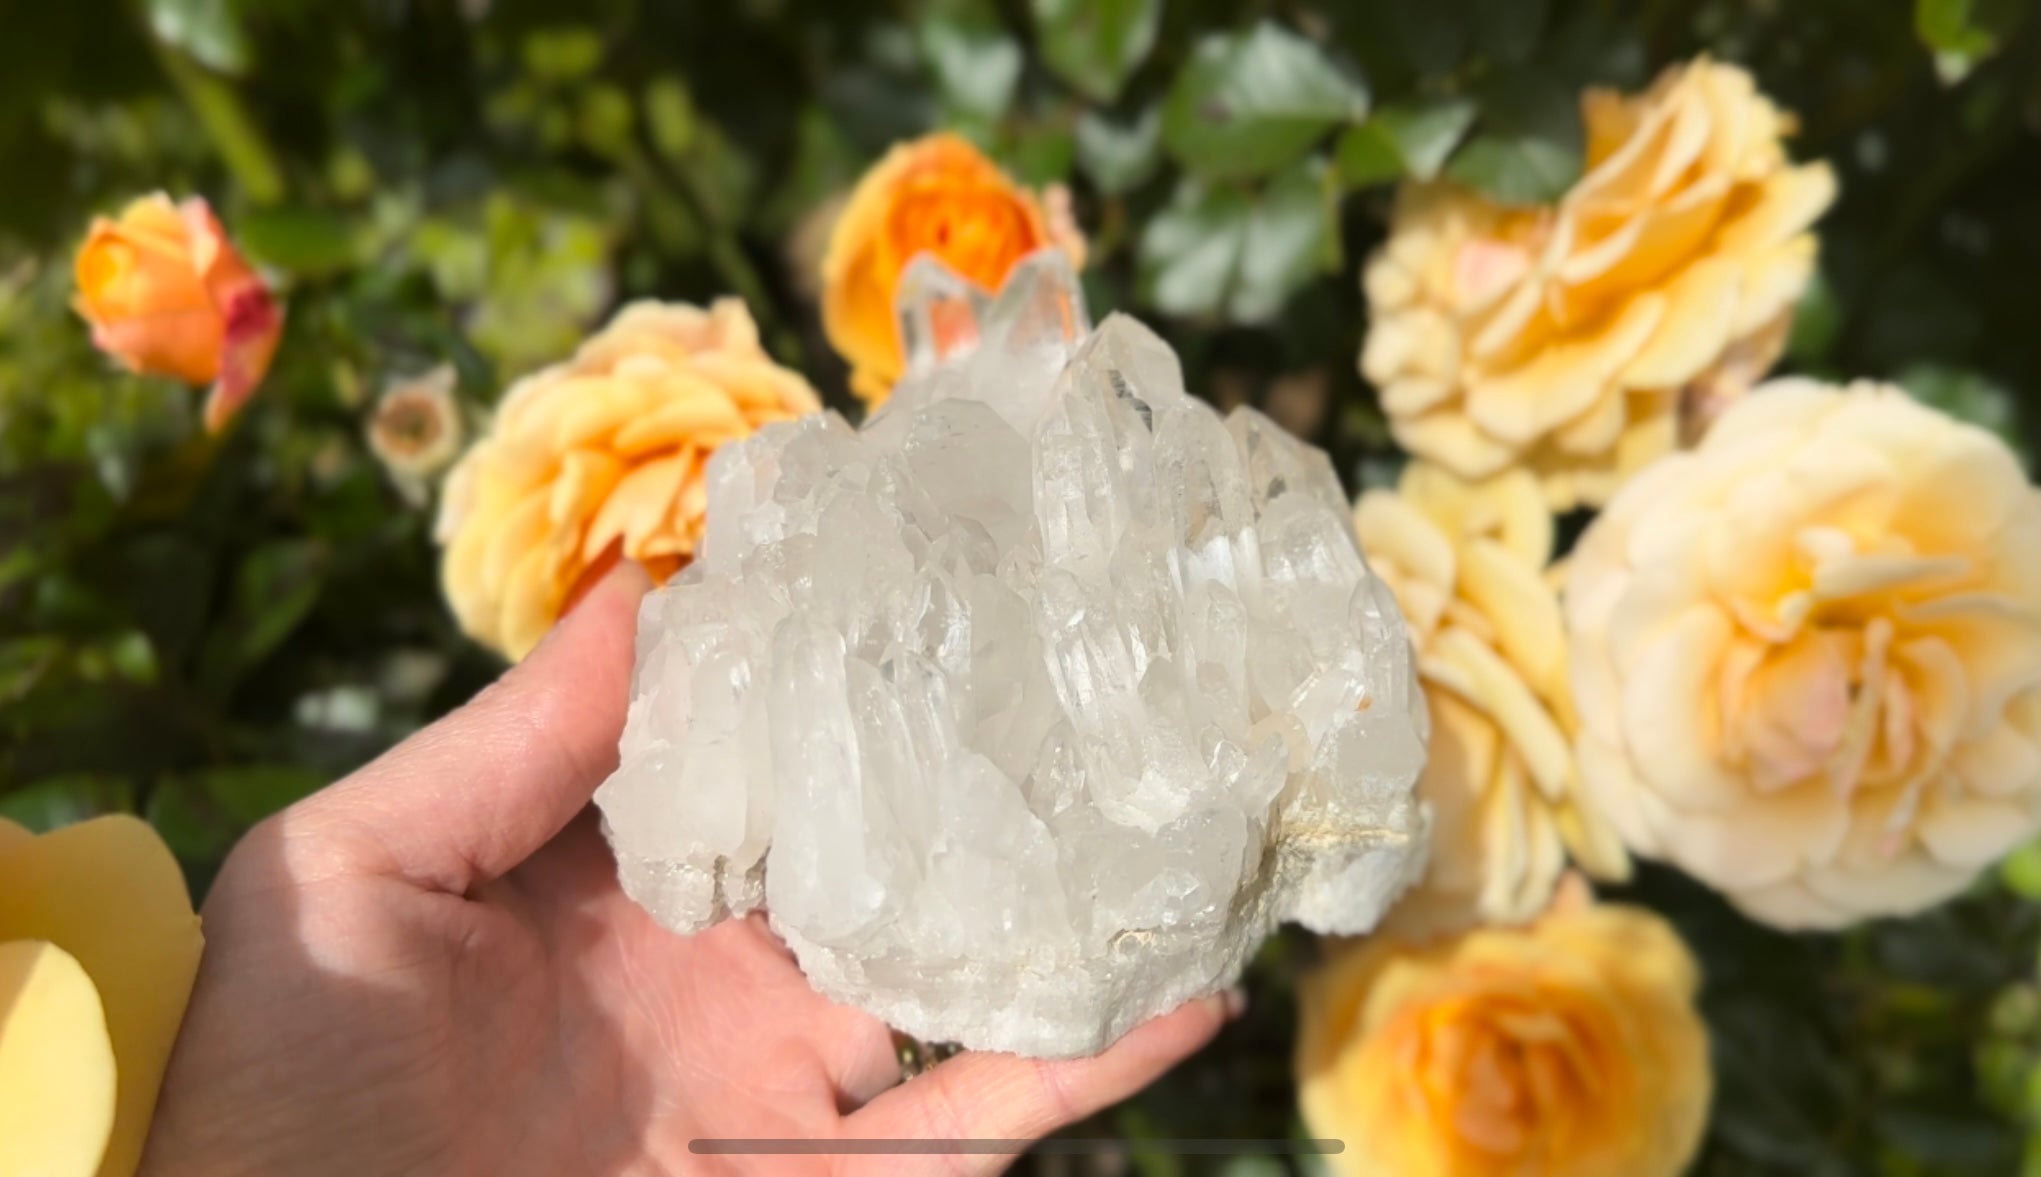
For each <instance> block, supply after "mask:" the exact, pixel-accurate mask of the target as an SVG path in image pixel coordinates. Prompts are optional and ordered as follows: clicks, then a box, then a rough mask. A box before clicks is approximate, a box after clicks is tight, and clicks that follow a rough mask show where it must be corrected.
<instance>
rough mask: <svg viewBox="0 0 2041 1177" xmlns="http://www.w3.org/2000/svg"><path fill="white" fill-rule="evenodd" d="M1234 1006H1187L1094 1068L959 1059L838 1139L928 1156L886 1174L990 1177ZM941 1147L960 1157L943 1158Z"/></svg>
mask: <svg viewBox="0 0 2041 1177" xmlns="http://www.w3.org/2000/svg"><path fill="white" fill-rule="evenodd" d="M1240 1003H1241V998H1240V996H1239V994H1238V993H1237V992H1231V993H1222V994H1214V995H1212V996H1210V997H1203V998H1199V999H1198V1000H1196V1001H1192V1002H1188V1003H1186V1004H1184V1005H1181V1006H1178V1007H1177V1008H1176V1009H1175V1010H1174V1011H1172V1012H1170V1013H1167V1014H1164V1015H1163V1016H1161V1017H1159V1018H1155V1019H1153V1020H1151V1021H1148V1022H1144V1023H1142V1024H1141V1025H1140V1026H1138V1027H1136V1028H1135V1029H1134V1030H1133V1031H1132V1032H1130V1033H1129V1034H1128V1035H1127V1036H1126V1037H1124V1038H1122V1039H1120V1040H1119V1041H1118V1042H1115V1043H1113V1045H1112V1046H1110V1047H1108V1048H1107V1049H1106V1051H1105V1053H1103V1054H1101V1055H1099V1056H1097V1057H1096V1058H1085V1059H1030V1058H1021V1057H1019V1056H1017V1055H1011V1054H993V1053H984V1054H979V1053H972V1054H961V1055H958V1056H957V1057H955V1058H953V1059H950V1060H948V1061H947V1062H943V1063H941V1064H938V1065H937V1066H936V1068H935V1069H934V1070H932V1071H929V1072H928V1073H926V1074H924V1075H919V1076H916V1077H915V1078H913V1079H909V1080H908V1081H907V1082H905V1083H903V1084H901V1085H900V1086H898V1087H895V1088H893V1089H892V1090H891V1091H888V1092H886V1093H885V1094H883V1095H881V1096H879V1097H878V1098H877V1099H875V1100H873V1101H872V1102H871V1103H869V1104H866V1105H865V1106H864V1107H863V1108H862V1109H860V1110H859V1111H858V1112H856V1113H855V1114H853V1115H852V1116H850V1117H849V1119H847V1120H846V1121H845V1123H844V1135H845V1136H846V1137H850V1138H854V1139H867V1140H875V1139H882V1140H899V1141H902V1142H911V1143H912V1145H914V1146H916V1147H923V1146H925V1147H926V1148H927V1150H928V1151H926V1152H923V1153H921V1154H920V1155H919V1156H916V1157H912V1158H908V1157H900V1156H890V1157H884V1158H879V1157H873V1158H871V1159H872V1160H874V1161H883V1164H882V1165H881V1166H880V1167H881V1168H882V1169H883V1171H885V1172H888V1173H902V1172H904V1173H912V1172H917V1171H927V1172H931V1173H960V1172H962V1173H995V1172H998V1171H1000V1170H1001V1169H1004V1168H1005V1167H1006V1166H1008V1165H1010V1164H1012V1163H1013V1154H1014V1153H1018V1152H1023V1151H1025V1150H1026V1147H1027V1145H1028V1144H1030V1143H1032V1142H1033V1141H1036V1140H1039V1139H1041V1138H1042V1137H1044V1136H1047V1135H1048V1134H1050V1133H1051V1132H1054V1131H1056V1130H1057V1129H1059V1128H1063V1127H1066V1126H1068V1125H1070V1124H1074V1123H1076V1122H1077V1121H1079V1120H1081V1119H1083V1118H1084V1117H1086V1116H1089V1115H1091V1114H1092V1113H1093V1112H1096V1111H1099V1110H1100V1109H1102V1108H1106V1107H1110V1106H1112V1105H1113V1104H1115V1103H1118V1102H1120V1101H1121V1100H1123V1099H1126V1098H1127V1097H1128V1096H1130V1095H1133V1094H1134V1093H1135V1092H1137V1091H1139V1090H1141V1089H1142V1088H1143V1087H1146V1086H1148V1084H1150V1083H1152V1082H1154V1081H1155V1080H1156V1079H1158V1078H1160V1077H1161V1076H1162V1074H1163V1072H1165V1071H1167V1070H1169V1069H1170V1068H1171V1067H1174V1066H1175V1065H1176V1064H1178V1063H1180V1062H1182V1061H1183V1060H1184V1059H1186V1058H1189V1057H1190V1056H1191V1055H1192V1054H1194V1053H1196V1052H1197V1051H1198V1049H1199V1048H1201V1047H1203V1046H1204V1045H1205V1044H1206V1043H1207V1042H1210V1041H1211V1040H1212V1038H1213V1036H1214V1035H1216V1034H1217V1033H1218V1032H1219V1030H1220V1028H1221V1027H1223V1026H1224V1025H1225V1024H1226V1022H1227V1021H1228V1020H1229V1019H1230V1018H1232V1017H1235V1016H1237V1015H1238V1013H1239V1010H1240ZM944 1144H955V1145H959V1146H965V1147H959V1148H957V1149H956V1151H954V1152H944V1151H942V1148H941V1146H942V1145H944ZM970 1146H975V1148H973V1147H970ZM980 1150H982V1151H980ZM902 1151H903V1152H904V1151H907V1149H906V1148H903V1149H902ZM903 1162H905V1163H903Z"/></svg>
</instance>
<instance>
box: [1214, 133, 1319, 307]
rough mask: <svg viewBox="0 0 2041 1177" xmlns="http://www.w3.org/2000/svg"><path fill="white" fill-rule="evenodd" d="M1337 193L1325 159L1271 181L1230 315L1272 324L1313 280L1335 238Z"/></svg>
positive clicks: (1248, 239)
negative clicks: (1330, 186) (1329, 182)
mask: <svg viewBox="0 0 2041 1177" xmlns="http://www.w3.org/2000/svg"><path fill="white" fill-rule="evenodd" d="M1333 195H1334V194H1333V192H1332V191H1331V190H1330V189H1328V188H1327V186H1326V167H1325V164H1324V162H1323V161H1321V160H1310V161H1306V162H1305V163H1303V164H1300V165H1298V166H1296V167H1293V168H1290V169H1289V170H1287V171H1285V172H1284V173H1283V174H1282V175H1280V176H1277V177H1276V178H1275V179H1274V180H1273V181H1271V182H1270V184H1269V186H1268V188H1267V189H1266V190H1265V191H1263V192H1262V194H1261V196H1260V198H1259V199H1257V200H1256V201H1255V203H1254V207H1253V211H1252V212H1251V213H1250V215H1249V217H1248V220H1247V228H1246V231H1245V234H1244V236H1243V238H1242V243H1241V252H1240V269H1239V275H1238V277H1237V279H1236V285H1235V287H1234V290H1233V294H1232V297H1231V298H1229V299H1228V300H1227V304H1226V312H1227V317H1228V318H1230V319H1232V320H1233V321H1234V322H1236V323H1250V324H1257V323H1266V322H1269V321H1270V320H1272V319H1274V318H1275V317H1276V315H1277V314H1279V313H1280V312H1281V311H1282V309H1283V306H1284V304H1286V303H1288V302H1289V301H1290V296H1291V295H1293V294H1295V293H1296V292H1297V291H1298V290H1299V289H1300V288H1302V287H1303V285H1304V284H1305V283H1306V282H1309V281H1310V280H1311V276H1312V275H1313V274H1314V273H1316V272H1317V271H1318V270H1319V269H1320V268H1321V263H1323V262H1325V261H1326V260H1327V258H1326V251H1327V247H1328V245H1329V244H1330V242H1331V241H1332V239H1333V228H1334V226H1333V213H1334V208H1335V202H1334V200H1333V199H1332V197H1333Z"/></svg>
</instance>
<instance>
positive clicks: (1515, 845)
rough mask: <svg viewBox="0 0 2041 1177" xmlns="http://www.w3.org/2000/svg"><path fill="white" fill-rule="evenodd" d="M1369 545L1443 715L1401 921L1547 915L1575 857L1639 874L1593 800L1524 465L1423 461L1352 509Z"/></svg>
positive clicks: (1542, 513)
mask: <svg viewBox="0 0 2041 1177" xmlns="http://www.w3.org/2000/svg"><path fill="white" fill-rule="evenodd" d="M1354 525H1355V528H1356V530H1357V531H1358V532H1359V534H1360V539H1361V546H1362V547H1363V548H1364V549H1365V550H1366V551H1367V553H1368V559H1369V561H1370V562H1371V564H1372V566H1373V567H1374V569H1375V572H1376V574H1377V575H1379V576H1380V577H1381V578H1382V579H1383V581H1384V582H1386V583H1387V584H1388V585H1389V587H1390V589H1391V590H1392V591H1393V592H1394V593H1395V594H1396V602H1397V604H1398V605H1399V606H1401V607H1402V610H1403V616H1404V619H1405V621H1406V622H1407V623H1408V624H1409V626H1410V632H1411V641H1412V644H1413V645H1414V646H1415V648H1416V650H1417V663H1418V673H1419V677H1420V679H1421V681H1422V683H1423V685H1424V691H1425V701H1426V703H1427V704H1428V705H1429V708H1430V711H1431V717H1432V738H1431V746H1430V756H1429V758H1428V759H1427V761H1426V763H1425V771H1424V775H1423V776H1422V777H1421V778H1419V782H1418V791H1419V793H1420V795H1422V796H1423V797H1424V799H1425V800H1426V801H1428V802H1430V804H1431V807H1432V844H1431V862H1430V866H1429V868H1428V870H1427V873H1426V875H1425V879H1424V882H1423V883H1421V884H1420V885H1419V886H1417V887H1416V888H1414V889H1413V890H1412V891H1411V892H1409V893H1408V894H1407V895H1406V896H1405V897H1404V899H1403V900H1402V901H1401V902H1400V903H1399V904H1398V905H1397V908H1396V911H1395V914H1394V916H1393V917H1392V918H1393V919H1395V920H1396V921H1397V925H1398V926H1399V927H1400V928H1403V929H1406V930H1411V931H1415V930H1417V929H1419V928H1423V929H1426V930H1455V929H1459V928H1464V927H1466V926H1468V925H1470V924H1474V923H1480V922H1504V923H1518V922H1522V921H1524V920H1527V919H1530V918H1531V917H1532V916H1534V915H1536V914H1538V913H1539V912H1540V911H1543V910H1544V909H1545V907H1546V905H1547V904H1548V903H1549V902H1550V900H1551V898H1552V891H1553V888H1554V886H1556V885H1557V883H1558V881H1559V876H1560V872H1561V871H1562V870H1563V869H1564V867H1565V865H1566V859H1567V855H1568V853H1569V851H1570V852H1571V854H1572V856H1573V858H1574V859H1576V860H1577V861H1579V862H1580V863H1581V865H1582V866H1583V867H1585V868H1587V869H1588V870H1589V871H1590V872H1591V873H1593V874H1595V875H1596V876H1598V877H1601V878H1608V879H1620V878H1623V877H1626V876H1627V875H1628V873H1629V866H1630V863H1629V858H1628V856H1627V855H1626V854H1624V852H1623V847H1622V844H1621V843H1620V842H1619V841H1618V840H1617V838H1616V834H1615V832H1614V830H1613V829H1611V828H1610V827H1609V825H1608V823H1607V821H1606V820H1605V819H1603V818H1602V817H1601V815H1600V814H1598V813H1596V812H1595V811H1594V810H1593V809H1592V808H1591V807H1588V806H1586V805H1584V804H1583V798H1582V793H1581V787H1580V773H1579V771H1578V769H1577V768H1576V767H1575V765H1574V760H1573V731H1572V707H1571V700H1570V696H1571V691H1570V689H1569V687H1568V686H1567V682H1566V634H1565V632H1564V630H1563V628H1562V627H1561V624H1560V618H1559V598H1558V594H1557V593H1556V592H1554V590H1553V588H1552V586H1551V585H1550V584H1549V583H1548V582H1547V581H1546V579H1545V575H1544V573H1545V569H1546V565H1547V564H1548V563H1549V562H1550V560H1551V558H1552V517H1551V515H1550V514H1549V513H1548V512H1547V511H1546V509H1545V501H1544V498H1543V496H1542V495H1541V494H1540V493H1539V490H1538V480H1537V479H1536V478H1534V477H1532V476H1531V474H1530V473H1529V472H1528V471H1526V470H1522V469H1514V470H1507V471H1504V472H1503V473H1501V474H1498V475H1495V476H1494V477H1492V478H1489V479H1487V480H1485V481H1483V482H1479V483H1468V482H1463V481H1462V480H1460V479H1459V478H1457V477H1455V476H1454V475H1453V474H1451V473H1449V472H1448V471H1446V470H1445V469H1443V468H1441V467H1438V466H1432V465H1429V464H1427V463H1423V462H1414V463H1412V464H1411V465H1410V466H1408V467H1406V468H1405V470H1404V474H1403V478H1402V480H1401V482H1400V484H1399V486H1398V488H1397V490H1396V491H1394V492H1391V491H1386V490H1373V491H1369V492H1367V493H1366V494H1364V495H1362V496H1361V500H1360V503H1359V505H1358V506H1357V507H1356V508H1355V511H1354Z"/></svg>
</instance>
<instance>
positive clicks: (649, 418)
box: [438, 298, 821, 658]
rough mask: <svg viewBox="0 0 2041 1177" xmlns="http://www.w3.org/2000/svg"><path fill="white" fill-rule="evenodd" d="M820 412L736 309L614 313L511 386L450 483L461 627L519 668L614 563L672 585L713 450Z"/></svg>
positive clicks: (449, 580) (452, 565)
mask: <svg viewBox="0 0 2041 1177" xmlns="http://www.w3.org/2000/svg"><path fill="white" fill-rule="evenodd" d="M820 407H821V404H820V402H819V401H818V400H817V399H816V397H815V391H814V390H813V389H812V388H810V387H808V382H807V381H805V380H803V379H801V377H800V376H799V375H797V374H796V373H794V372H791V371H788V370H787V369H785V368H782V367H780V366H779V365H778V364H775V363H774V362H773V361H772V357H770V356H768V355H766V353H765V349H764V348H762V347H761V346H759V342H758V328H757V326H755V325H754V324H753V323H752V321H751V314H750V312H748V311H746V310H745V309H744V304H743V303H742V302H739V301H738V300H736V299H730V298H726V299H720V300H718V301H717V302H716V303H715V304H714V305H713V306H711V307H710V308H709V309H708V310H702V309H700V308H698V307H692V306H686V305H682V304H678V303H656V302H640V303H634V304H632V305H630V306H627V307H625V308H624V309H623V310H622V311H621V312H619V313H618V314H617V316H616V318H614V319H612V320H611V321H610V323H609V325H608V326H607V327H605V328H603V329H602V331H601V332H599V333H598V334H596V335H595V336H594V337H593V338H591V339H589V340H588V341H587V342H586V343H583V344H582V345H581V347H580V349H579V350H578V351H576V352H575V353H574V358H573V359H572V360H570V361H568V362H567V363H564V364H556V365H554V366H552V367H550V368H546V369H543V370H541V371H539V372H535V373H533V374H532V375H530V376H527V377H525V378H524V379H522V380H520V381H518V382H517V383H516V384H515V385H513V386H512V387H511V389H510V391H509V392H507V393H505V394H504V397H503V401H502V403H501V404H500V405H498V406H497V409H496V417H495V420H494V421H493V422H492V423H491V425H490V427H489V430H488V432H487V433H486V434H484V435H483V436H482V437H480V438H478V439H477V440H476V442H475V444H474V446H473V447H471V448H470V449H469V450H468V452H467V453H466V454H464V455H463V456H462V457H461V460H460V462H459V463H457V464H456V465H455V466H454V468H453V470H452V471H451V472H450V473H449V474H448V475H447V482H446V486H445V488H444V498H443V500H442V502H441V504H440V517H439V527H438V534H439V541H440V543H441V544H442V545H444V546H445V549H446V551H445V553H444V559H443V563H442V567H441V574H442V580H443V581H444V583H445V587H446V595H447V600H448V601H449V602H450V603H451V604H452V605H453V610H454V615H455V616H456V617H458V618H459V619H460V623H461V627H462V628H463V629H465V630H466V631H467V632H468V633H469V634H470V635H471V636H473V637H474V638H475V639H476V640H477V641H480V642H482V643H483V644H484V645H487V646H489V647H491V648H493V649H495V650H497V651H499V652H501V653H502V654H504V655H505V656H507V657H510V658H522V657H524V655H525V654H526V653H527V652H528V651H530V649H531V648H532V647H533V646H535V645H537V644H538V640H539V639H540V638H541V637H544V636H545V633H546V630H548V629H549V628H551V627H552V624H553V622H554V621H556V620H558V619H559V617H560V614H561V613H563V612H565V611H566V610H567V609H568V608H569V607H571V605H572V604H573V602H574V600H575V599H576V598H577V597H578V595H579V593H580V591H581V590H583V589H585V588H587V587H589V586H590V585H593V584H594V582H595V581H596V580H597V579H599V578H600V576H601V575H602V573H603V572H605V571H607V570H608V568H609V567H610V566H611V565H613V564H614V563H616V561H617V560H618V559H620V558H621V559H630V560H636V561H637V562H639V563H641V564H643V565H645V567H646V569H647V570H648V571H650V572H651V573H652V574H653V576H654V577H657V578H660V579H664V578H665V577H667V576H670V575H672V574H673V573H674V572H675V571H677V570H678V569H679V568H680V567H681V566H682V565H683V564H685V563H686V562H687V560H688V558H689V557H690V556H692V555H693V554H694V548H695V543H696V541H697V540H699V539H700V538H701V535H702V527H703V523H704V516H705V512H706V510H707V499H708V490H707V486H706V485H705V483H704V481H703V475H704V473H705V471H706V469H707V466H708V462H709V457H710V455H712V454H713V453H715V451H716V448H717V447H718V446H720V445H722V444H723V443H724V442H726V441H732V440H735V439H737V438H741V437H746V436H749V435H750V434H751V433H752V432H753V431H754V430H756V429H757V428H758V427H759V426H761V425H765V424H767V423H769V422H773V421H785V420H789V419H791V418H793V417H796V416H799V415H800V414H802V413H808V412H813V411H815V410H816V409H818V408H820Z"/></svg>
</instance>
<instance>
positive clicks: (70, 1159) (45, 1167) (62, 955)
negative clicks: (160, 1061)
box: [0, 940, 115, 1177]
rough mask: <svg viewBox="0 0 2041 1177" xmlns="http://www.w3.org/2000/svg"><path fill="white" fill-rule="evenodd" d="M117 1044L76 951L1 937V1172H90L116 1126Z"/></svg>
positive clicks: (38, 1175)
mask: <svg viewBox="0 0 2041 1177" xmlns="http://www.w3.org/2000/svg"><path fill="white" fill-rule="evenodd" d="M114 1083H115V1080H114V1067H113V1042H112V1041H111V1040H110V1039H108V1037H107V1033H106V1016H105V1014H104V1013H103V1012H102V1011H101V1010H100V1007H99V991H98V990H96V989H94V988H93V987H92V978H90V977H88V976H86V975H85V969H84V967H83V966H81V965H80V964H79V963H78V961H77V959H76V958H75V957H73V956H72V955H71V954H70V953H68V952H65V951H64V950H63V949H61V948H58V947H57V946H56V945H54V944H50V943H47V942H44V941H40V940H16V941H14V942H12V943H9V944H0V1172H7V1173H18V1174H32V1175H34V1177H73V1175H76V1177H89V1175H90V1174H92V1173H94V1172H97V1171H98V1169H99V1159H100V1157H101V1156H102V1155H103V1154H104V1153H105V1152H106V1142H107V1137H108V1136H109V1135H110V1134H111V1133H112V1131H113V1110H114Z"/></svg>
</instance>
